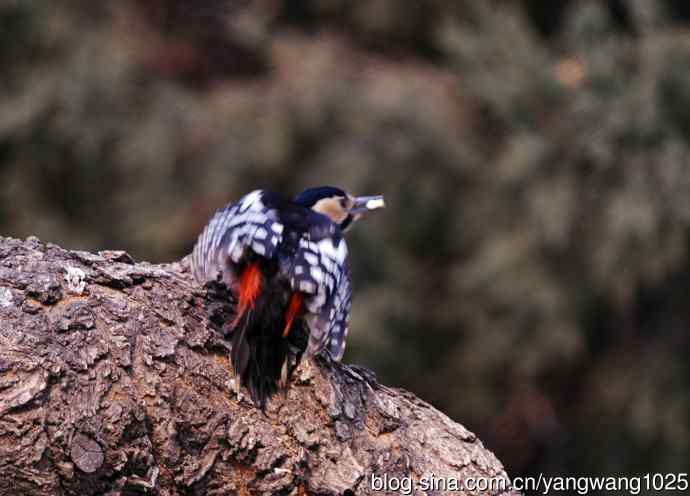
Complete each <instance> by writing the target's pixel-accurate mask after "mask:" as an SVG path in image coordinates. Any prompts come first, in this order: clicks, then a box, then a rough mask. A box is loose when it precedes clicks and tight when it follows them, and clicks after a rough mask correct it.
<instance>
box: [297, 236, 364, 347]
mask: <svg viewBox="0 0 690 496" xmlns="http://www.w3.org/2000/svg"><path fill="white" fill-rule="evenodd" d="M284 270H285V274H286V276H287V278H288V280H289V281H290V284H291V285H292V288H293V290H295V291H301V292H302V293H305V294H306V295H308V296H307V297H306V298H305V300H304V302H305V307H306V310H307V315H306V318H305V319H306V321H307V325H308V326H309V345H308V348H307V354H309V355H314V354H317V353H319V352H320V351H321V350H323V349H328V350H329V351H330V353H331V355H332V356H333V358H335V359H336V360H340V359H341V358H342V357H343V353H344V352H345V338H346V336H347V331H348V324H349V317H350V307H351V296H352V290H351V286H350V274H349V269H348V266H347V245H346V243H345V240H344V239H342V237H340V236H335V237H326V238H323V239H321V240H319V241H312V240H311V239H308V238H302V239H301V240H300V242H299V247H298V249H297V252H296V253H295V256H294V257H292V260H291V263H290V264H289V266H287V267H286V268H284Z"/></svg>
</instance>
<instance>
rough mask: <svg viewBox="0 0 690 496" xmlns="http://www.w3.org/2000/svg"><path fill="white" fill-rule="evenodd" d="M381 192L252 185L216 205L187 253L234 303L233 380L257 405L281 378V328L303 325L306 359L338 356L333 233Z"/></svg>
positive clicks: (344, 311)
mask: <svg viewBox="0 0 690 496" xmlns="http://www.w3.org/2000/svg"><path fill="white" fill-rule="evenodd" d="M384 205H385V204H384V200H383V196H380V195H378V196H362V197H355V196H352V195H350V194H348V193H346V192H345V191H343V190H342V189H340V188H336V187H332V186H321V187H317V188H310V189H307V190H305V191H303V192H302V193H300V194H299V195H297V196H296V197H295V198H293V199H291V200H290V199H288V198H286V197H284V196H282V195H280V194H278V193H274V192H270V191H265V190H256V191H252V192H251V193H249V194H247V195H245V196H244V197H242V198H241V199H240V200H239V201H237V202H236V203H229V204H228V205H226V206H225V207H223V208H221V209H219V210H218V211H216V213H215V214H214V215H213V216H212V217H211V219H210V221H209V223H208V224H207V225H206V227H205V228H204V230H203V232H202V233H201V235H200V236H199V239H198V240H197V243H196V245H195V246H194V251H193V253H192V268H193V272H194V277H195V278H196V280H197V281H198V282H199V283H200V284H205V283H207V282H209V281H219V282H223V283H225V285H226V286H227V287H228V288H229V289H230V292H231V293H232V295H233V297H234V299H235V301H236V305H235V316H234V319H233V320H232V322H231V323H230V326H229V334H230V341H231V351H230V358H231V362H232V366H233V369H234V371H235V376H236V381H238V382H236V384H237V387H238V389H239V386H240V385H242V386H245V387H246V388H247V389H248V390H249V393H250V395H251V398H252V400H253V401H254V403H255V404H257V405H258V406H260V407H261V408H262V409H263V408H264V407H265V404H266V401H267V399H268V398H270V396H271V395H272V394H274V393H275V392H276V391H277V390H278V389H280V388H285V387H286V386H287V377H288V374H289V372H288V363H287V357H288V351H289V350H290V342H289V338H290V337H291V331H293V329H295V327H297V326H299V327H300V329H305V330H306V331H307V332H308V339H307V343H306V349H305V350H304V354H305V355H306V357H307V358H310V357H313V356H315V355H317V354H320V353H328V354H330V355H331V356H332V358H333V359H335V360H337V361H340V360H341V359H342V356H343V353H344V352H345V338H346V337H347V332H348V322H349V318H350V308H351V296H352V290H351V287H350V274H349V270H348V265H347V245H346V243H345V239H344V238H343V234H344V233H345V232H346V231H347V230H348V229H349V228H350V227H352V225H353V223H354V222H355V221H356V220H358V219H359V218H360V217H361V216H362V215H364V214H365V213H367V212H370V211H374V210H377V209H380V208H383V207H384Z"/></svg>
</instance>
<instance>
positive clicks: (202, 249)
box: [192, 190, 284, 285]
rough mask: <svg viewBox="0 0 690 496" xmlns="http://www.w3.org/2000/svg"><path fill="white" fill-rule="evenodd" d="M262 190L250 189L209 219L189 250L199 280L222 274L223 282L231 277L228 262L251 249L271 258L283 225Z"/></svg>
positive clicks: (229, 282)
mask: <svg viewBox="0 0 690 496" xmlns="http://www.w3.org/2000/svg"><path fill="white" fill-rule="evenodd" d="M266 194H267V193H265V192H264V191H261V190H256V191H252V192H251V193H249V194H247V195H245V196H244V197H242V198H241V199H240V200H239V201H238V202H237V203H230V204H228V205H226V206H225V207H223V208H221V209H220V210H218V211H217V212H216V213H215V215H214V216H213V217H212V218H211V220H210V221H209V223H208V225H207V226H206V228H205V229H204V231H203V232H202V233H201V235H200V236H199V240H198V241H197V243H196V245H195V246H194V251H193V253H192V267H193V271H194V277H195V278H196V279H197V281H199V282H200V283H204V282H207V281H211V280H215V279H216V278H217V277H218V274H219V273H221V272H222V273H223V280H224V281H225V283H226V284H228V285H232V284H233V283H234V282H235V280H236V277H235V274H234V273H233V268H232V263H235V264H236V263H240V262H242V261H243V260H244V259H245V257H246V256H247V255H248V254H249V253H250V252H251V253H254V254H256V255H259V256H262V257H265V258H272V257H273V256H274V255H275V253H276V251H277V249H278V246H279V245H280V243H281V241H282V236H283V230H284V226H283V224H282V223H281V222H280V220H279V218H278V213H277V211H276V210H275V209H274V208H271V207H270V206H269V205H267V202H266V201H265V195H266Z"/></svg>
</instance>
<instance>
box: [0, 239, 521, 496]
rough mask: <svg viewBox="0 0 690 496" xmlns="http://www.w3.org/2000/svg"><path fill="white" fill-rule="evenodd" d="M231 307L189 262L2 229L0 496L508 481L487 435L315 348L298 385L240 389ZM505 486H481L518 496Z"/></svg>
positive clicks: (296, 376)
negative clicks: (257, 394)
mask: <svg viewBox="0 0 690 496" xmlns="http://www.w3.org/2000/svg"><path fill="white" fill-rule="evenodd" d="M214 305H215V306H214ZM224 308H225V307H224V306H223V304H222V303H218V302H214V298H213V297H212V296H209V295H207V291H206V290H204V289H202V288H200V287H199V286H198V285H197V284H195V283H194V281H193V279H192V278H191V276H190V273H189V269H188V262H187V260H186V259H184V260H182V261H180V262H176V263H173V264H168V265H151V264H148V263H135V262H134V260H133V259H132V258H131V257H130V256H129V255H127V254H126V253H124V252H116V251H105V252H100V253H98V254H91V253H87V252H81V251H66V250H63V249H61V248H59V247H57V246H55V245H51V244H47V245H44V244H42V243H41V242H39V241H38V240H37V239H35V238H29V239H28V240H26V241H24V242H22V241H19V240H15V239H11V238H0V494H1V495H31V496H39V495H80V496H82V495H90V494H109V495H120V494H159V495H178V494H179V495H197V494H198V495H204V494H207V495H229V494H239V495H249V494H286V495H287V494H294V495H302V494H356V495H360V494H404V491H405V489H406V487H407V486H406V485H405V484H407V483H410V481H412V483H413V484H415V483H416V484H417V488H418V489H420V488H422V489H424V488H425V487H427V486H422V485H421V484H429V487H431V488H433V486H431V485H430V484H431V482H433V483H435V484H436V489H440V490H439V491H437V492H433V491H431V490H430V491H426V492H424V491H419V492H416V493H414V492H413V493H407V494H425V493H426V494H445V493H452V494H469V493H471V492H472V491H465V490H462V491H454V490H453V489H454V484H456V483H457V484H458V485H460V484H462V483H463V482H470V480H469V479H470V478H472V479H473V480H474V478H476V479H479V478H484V480H485V479H486V478H497V479H500V480H501V481H503V482H504V483H506V482H507V481H508V477H507V475H506V473H505V471H504V470H503V467H502V466H501V464H500V463H499V461H498V460H497V459H496V458H495V457H494V456H493V454H492V453H490V452H489V451H487V450H486V449H485V448H484V447H483V446H482V444H481V442H480V441H479V440H478V439H477V438H476V437H475V435H474V434H472V433H471V432H469V431H467V430H466V429H465V428H464V427H462V426H461V425H459V424H456V423H454V422H452V421H451V420H450V419H448V418H447V417H446V416H445V415H443V414H442V413H440V412H438V411H437V410H435V409H434V408H432V407H431V406H429V405H428V404H426V403H424V402H423V401H421V400H419V399H418V398H416V397H415V396H414V395H412V394H410V393H408V392H405V391H402V390H399V389H391V388H388V387H385V386H382V385H379V384H377V383H376V381H375V379H374V377H373V374H372V373H371V372H368V371H366V370H364V369H361V368H357V367H351V366H345V365H341V364H335V363H326V362H324V363H321V361H319V362H318V363H317V362H313V361H303V362H302V363H301V364H300V365H299V366H298V368H297V369H296V370H295V372H294V373H293V375H292V379H291V384H290V387H289V390H288V394H287V396H283V395H277V396H275V397H274V398H272V399H271V401H270V403H269V405H268V407H267V409H266V412H265V413H262V412H261V411H260V410H257V409H256V408H255V407H254V406H253V405H252V403H251V401H250V400H249V398H248V397H245V396H243V395H242V393H240V395H239V397H238V396H237V395H236V394H235V387H234V378H233V375H232V372H231V367H230V363H229V359H228V349H227V343H226V341H225V340H224V339H223V337H222V334H221V333H220V332H219V331H218V326H219V322H220V323H221V324H222V321H223V319H224V311H225V310H224ZM209 317H210V318H209ZM430 474H433V478H431V477H430ZM372 475H373V477H374V478H373V479H372ZM384 475H385V476H387V479H386V478H384ZM423 477H426V478H425V479H422V478H423ZM394 478H396V479H394ZM424 481H427V482H426V483H425V482H424ZM372 482H373V484H374V485H373V486H372ZM384 482H387V483H388V488H389V489H390V491H389V492H386V491H376V489H378V488H379V487H380V485H381V484H382V483H384ZM475 482H476V481H475ZM479 482H480V483H481V481H479ZM396 483H401V484H403V485H402V487H401V488H400V490H398V491H394V489H396V487H395V484H396ZM485 483H486V482H485ZM442 484H445V485H446V487H445V489H446V490H444V487H443V485H442ZM493 485H494V488H493V490H491V491H474V492H475V493H482V494H487V493H492V494H516V493H514V492H513V491H511V490H510V489H506V488H505V487H504V488H501V487H500V486H501V484H497V483H496V482H495V481H494V484H493Z"/></svg>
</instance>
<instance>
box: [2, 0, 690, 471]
mask: <svg viewBox="0 0 690 496" xmlns="http://www.w3.org/2000/svg"><path fill="white" fill-rule="evenodd" d="M688 18H690V9H689V8H688V7H686V6H685V5H684V2H675V1H655V0H630V1H624V0H620V1H611V2H606V1H599V0H571V1H566V2H546V1H538V0H532V1H507V0H503V1H499V0H491V1H488V0H487V1H484V0H459V1H455V2H442V1H440V0H426V1H412V0H401V1H395V2H394V1H392V0H380V1H376V2H365V1H359V0H357V1H345V0H310V1H306V0H302V1H289V2H288V1H280V0H262V1H258V2H231V1H222V0H212V1H207V2H185V1H182V0H154V1H147V2H143V1H134V0H127V1H121V2H114V1H110V2H89V1H86V0H73V1H69V2H31V1H21V0H15V1H5V2H2V3H0V67H1V68H2V74H3V77H2V78H0V232H1V233H2V234H4V235H12V236H17V237H24V236H28V235H32V234H33V235H38V236H39V237H41V238H42V239H44V240H46V241H52V242H56V243H59V244H61V245H63V246H65V247H68V248H75V249H76V248H80V249H104V248H111V249H115V248H124V249H127V250H129V251H130V252H131V253H132V254H133V255H134V256H136V257H137V258H140V259H149V260H152V261H166V260H171V259H175V258H179V257H181V256H183V255H185V254H186V253H188V252H189V251H190V249H191V247H192V245H193V243H194V240H195V237H196V235H197V234H198V232H199V231H200V229H201V228H202V227H203V225H204V223H205V222H206V220H207V218H208V216H209V215H210V214H211V213H212V211H213V210H215V209H216V208H218V207H219V206H221V205H223V204H224V203H226V202H227V201H230V200H233V199H237V198H238V197H239V196H240V195H242V194H243V193H245V192H247V191H248V190H250V189H253V188H257V187H261V188H271V189H275V190H278V191H284V192H286V193H289V194H293V193H296V192H298V191H299V190H301V189H302V188H303V187H305V186H311V185H318V184H335V185H339V186H342V187H344V188H346V189H348V190H351V191H353V192H356V193H362V194H373V193H379V192H381V193H385V195H386V199H387V204H388V206H389V207H388V209H387V210H386V211H385V213H383V214H381V215H378V216H375V217H372V218H371V219H369V220H367V221H366V222H362V223H361V224H360V225H358V226H357V227H356V228H355V229H354V230H353V232H352V235H351V236H350V247H351V248H350V249H351V253H352V256H351V260H352V264H353V271H354V279H355V284H356V288H355V291H356V293H355V306H354V316H353V322H352V332H351V334H350V336H351V338H350V341H349V343H350V345H349V349H348V352H347V354H346V358H345V359H346V360H347V361H354V362H359V363H363V364H365V365H367V366H369V367H370V368H372V369H374V370H375V371H376V372H377V373H378V375H379V378H380V379H381V380H382V381H384V382H386V383H390V384H394V385H400V386H403V387H406V388H409V389H411V390H413V391H415V392H416V393H418V394H419V395H420V396H421V397H423V398H425V399H427V400H429V401H431V402H432V403H433V404H434V405H436V406H437V407H439V408H441V409H442V410H444V411H446V412H447V413H448V414H449V415H451V416H452V417H454V418H455V419H457V420H459V421H461V422H463V423H464V424H466V425H468V426H469V427H471V428H472V429H473V430H475V431H476V432H477V433H478V434H479V435H480V437H481V438H482V439H484V440H485V442H486V444H487V445H488V446H489V447H490V448H492V449H493V450H494V451H496V452H497V454H498V456H499V458H501V459H502V460H503V461H504V462H505V463H506V465H507V467H508V469H509V472H510V473H511V475H520V474H525V473H536V472H539V471H544V472H547V473H561V474H578V473H584V474H596V473H605V474H612V475H616V474H625V473H637V472H654V471H663V472H668V471H672V470H680V469H687V466H686V464H687V460H688V459H689V458H690V395H689V394H688V391H690V370H689V369H690V365H689V361H688V358H687V357H688V354H689V353H690V331H689V326H690V313H689V312H688V303H687V298H688V295H689V294H690V273H689V272H688V270H689V268H690V267H689V262H690V256H689V255H690V247H689V246H688V241H689V240H690V236H689V234H690V229H689V227H690V160H689V158H688V157H690V26H688V23H687V21H688Z"/></svg>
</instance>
